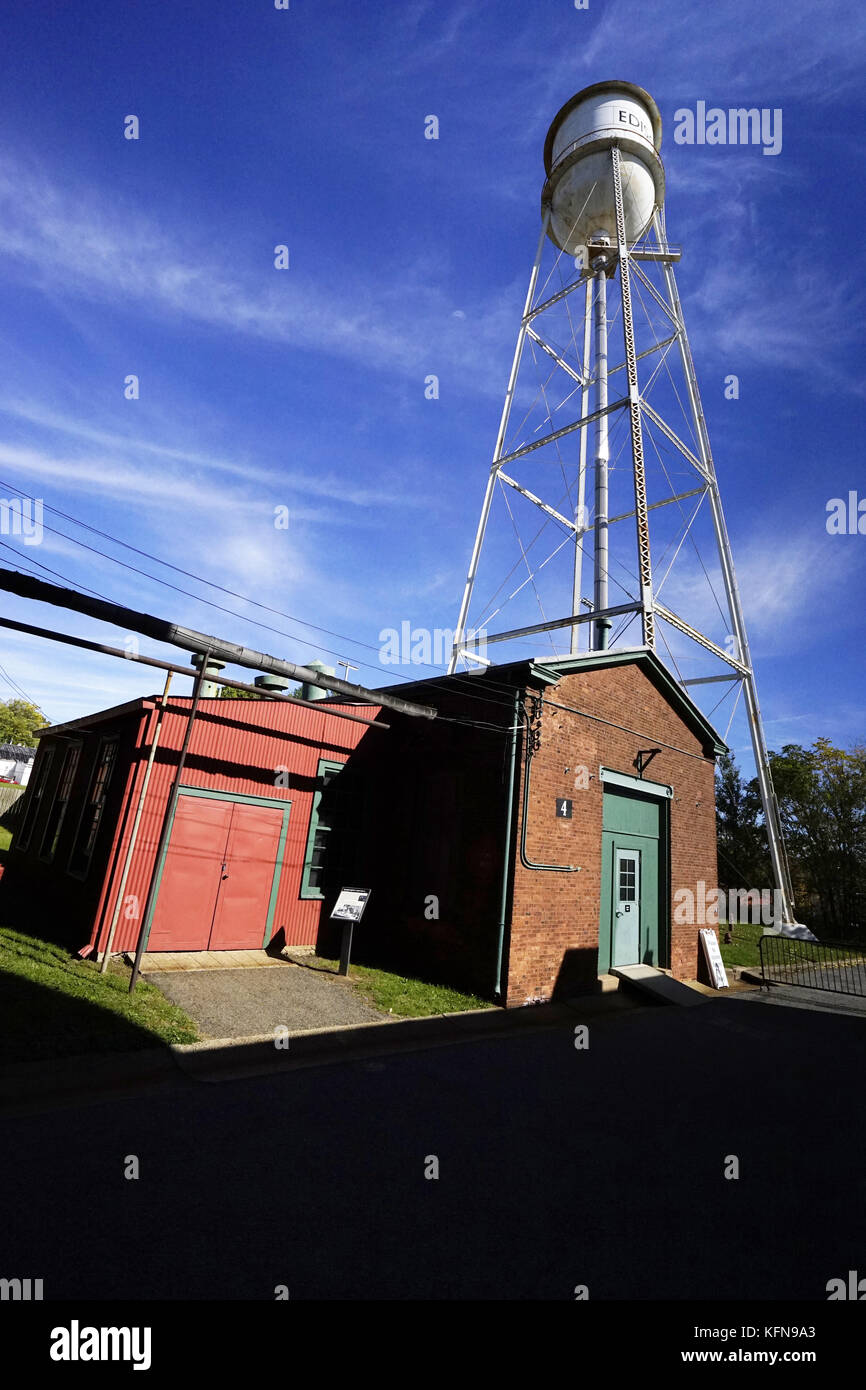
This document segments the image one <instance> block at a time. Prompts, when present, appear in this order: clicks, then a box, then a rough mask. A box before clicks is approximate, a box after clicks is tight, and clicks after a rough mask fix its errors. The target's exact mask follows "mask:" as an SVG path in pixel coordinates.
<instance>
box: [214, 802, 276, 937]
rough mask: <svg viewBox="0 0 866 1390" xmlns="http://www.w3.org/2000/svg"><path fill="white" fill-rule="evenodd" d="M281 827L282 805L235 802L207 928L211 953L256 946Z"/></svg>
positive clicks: (263, 922) (262, 931)
mask: <svg viewBox="0 0 866 1390" xmlns="http://www.w3.org/2000/svg"><path fill="white" fill-rule="evenodd" d="M282 828H283V807H282V806H273V807H271V806H250V805H248V804H244V803H243V802H236V803H235V806H234V810H233V812H232V820H231V825H230V826H229V836H228V844H227V845H226V852H225V860H224V862H225V870H224V871H223V873H222V877H221V879H220V890H219V894H218V896H217V905H216V912H215V913H214V919H213V927H212V928H211V935H210V949H211V950H212V951H240V950H244V949H249V948H250V947H253V948H255V947H259V946H261V945H262V943H263V941H264V937H265V925H266V923H267V920H268V905H269V903H270V900H271V888H272V887H273V882H274V865H275V864H276V862H277V849H278V847H279V843H280V832H281V831H282Z"/></svg>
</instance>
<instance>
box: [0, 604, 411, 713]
mask: <svg viewBox="0 0 866 1390" xmlns="http://www.w3.org/2000/svg"><path fill="white" fill-rule="evenodd" d="M0 627H8V628H10V629H11V630H12V631H13V632H26V633H28V635H29V636H31V637H45V638H47V639H48V641H50V642H63V643H64V644H65V645H66V646H68V647H81V648H83V650H84V651H88V652H99V653H100V654H101V655H103V656H118V657H120V658H121V660H122V661H137V662H138V663H139V664H140V665H141V666H155V667H156V669H157V670H158V671H170V672H171V673H172V674H173V675H176V676H189V675H192V674H193V673H192V672H191V671H190V670H189V668H188V667H187V666H178V665H177V663H176V662H174V661H161V660H160V659H159V657H157V656H135V655H133V653H132V652H126V651H122V650H121V648H120V647H107V646H106V645H105V643H104V642H91V641H90V640H89V638H87V637H73V636H72V635H71V633H68V632H55V631H54V630H53V628H49V627H36V626H35V624H34V623H20V622H17V621H16V620H15V619H14V618H0ZM220 685H227V686H230V687H231V689H232V690H246V691H249V693H250V694H251V695H260V696H261V698H262V699H263V700H277V701H278V702H280V703H281V704H286V705H306V703H307V702H306V701H305V700H301V699H298V698H297V697H296V696H294V695H281V694H280V693H279V692H277V691H276V690H271V689H269V688H268V686H266V685H260V684H259V682H258V680H256V682H255V683H254V684H253V685H249V684H248V683H247V682H246V681H235V680H226V679H225V678H223V677H221V678H220ZM375 703H376V704H380V703H381V702H380V701H379V700H378V699H377V700H376V701H375ZM322 713H323V714H327V715H329V716H330V717H331V718H332V719H349V720H351V722H352V723H353V724H366V725H367V726H368V728H371V729H390V727H391V725H390V724H383V723H382V721H381V720H379V719H364V718H363V717H362V716H361V715H360V714H347V713H346V712H345V710H338V709H333V708H332V706H330V705H328V707H327V708H326V709H325V710H323V711H322ZM72 722H73V723H74V721H72ZM60 727H63V726H62V725H61V726H60Z"/></svg>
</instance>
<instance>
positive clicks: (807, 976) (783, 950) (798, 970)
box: [758, 934, 866, 998]
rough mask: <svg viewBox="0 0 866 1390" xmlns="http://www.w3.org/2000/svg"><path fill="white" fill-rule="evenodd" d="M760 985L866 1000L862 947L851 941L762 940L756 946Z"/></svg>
mask: <svg viewBox="0 0 866 1390" xmlns="http://www.w3.org/2000/svg"><path fill="white" fill-rule="evenodd" d="M758 951H759V954H760V958H761V981H762V983H763V984H764V985H767V986H768V987H769V986H770V985H771V984H776V985H796V986H797V987H798V988H799V989H820V990H826V991H828V992H829V993H830V994H849V995H855V996H859V997H860V998H863V997H866V945H864V944H862V943H857V942H851V941H801V940H800V939H799V938H797V937H791V936H776V935H774V934H770V935H765V936H762V937H761V939H760V941H759V942H758Z"/></svg>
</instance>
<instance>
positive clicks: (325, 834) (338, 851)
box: [301, 758, 354, 898]
mask: <svg viewBox="0 0 866 1390" xmlns="http://www.w3.org/2000/svg"><path fill="white" fill-rule="evenodd" d="M345 766H346V764H345V763H337V762H333V761H331V760H330V759H329V758H320V759H319V766H318V770H317V773H316V790H315V792H314V793H313V806H312V810H311V812H310V829H309V833H308V835H307V849H306V853H305V855H304V870H303V873H302V875H301V897H302V898H323V897H324V896H325V875H326V874H327V876H328V879H329V880H331V881H332V882H333V881H334V880H335V879H336V878H337V877H339V874H340V872H341V869H342V867H343V865H344V863H345V862H346V860H347V857H348V847H349V835H350V830H351V818H352V812H353V808H354V787H353V786H352V783H353V781H354V779H353V778H340V777H338V773H340V772H342V770H343V768H344V767H345ZM343 886H344V885H343Z"/></svg>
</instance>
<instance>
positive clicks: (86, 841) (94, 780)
mask: <svg viewBox="0 0 866 1390" xmlns="http://www.w3.org/2000/svg"><path fill="white" fill-rule="evenodd" d="M116 761H117V739H116V738H112V739H104V740H103V741H102V743H100V745H99V752H98V753H97V755H96V765H95V767H94V769H93V776H92V777H91V779H90V790H89V791H88V793H87V800H86V802H85V803H84V809H83V810H82V812H81V819H80V821H79V822H78V830H77V832H76V835H75V844H74V846H73V848H72V853H71V855H70V856H69V872H70V873H71V874H74V875H75V876H76V878H86V877H87V872H88V870H89V868H90V861H91V859H92V858H93V851H94V848H95V846H96V837H97V835H98V834H99V826H100V823H101V821H102V812H103V810H104V808H105V798H106V796H107V795H108V787H109V784H110V782H111V774H112V772H113V771H114V765H115V762H116Z"/></svg>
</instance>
